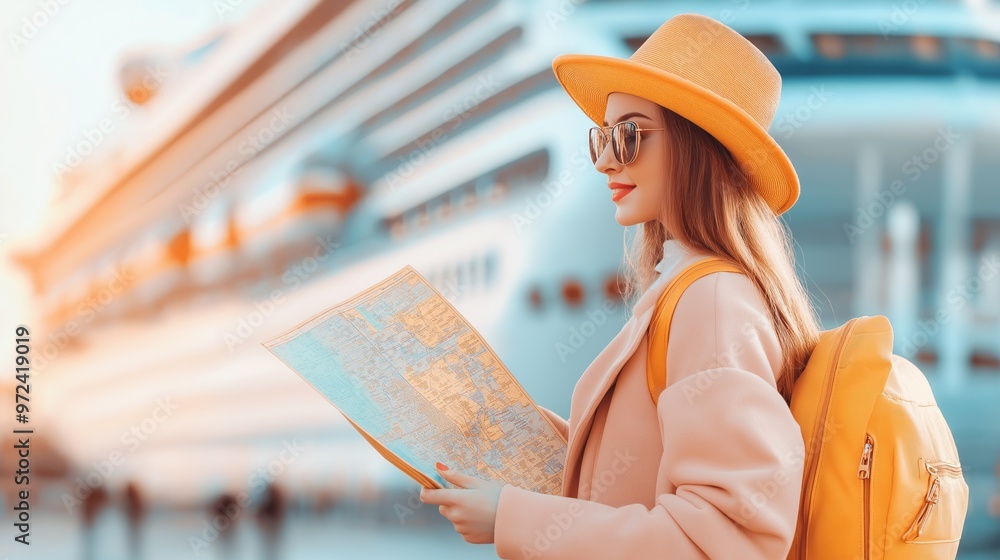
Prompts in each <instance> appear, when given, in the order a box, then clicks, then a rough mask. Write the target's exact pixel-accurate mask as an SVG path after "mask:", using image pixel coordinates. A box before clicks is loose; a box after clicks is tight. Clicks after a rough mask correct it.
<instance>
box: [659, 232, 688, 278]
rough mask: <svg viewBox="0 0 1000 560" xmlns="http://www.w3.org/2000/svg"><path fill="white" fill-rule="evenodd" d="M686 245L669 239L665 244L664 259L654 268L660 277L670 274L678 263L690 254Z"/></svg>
mask: <svg viewBox="0 0 1000 560" xmlns="http://www.w3.org/2000/svg"><path fill="white" fill-rule="evenodd" d="M688 252H689V251H688V248H687V246H686V245H684V244H683V243H681V242H680V241H679V240H677V239H667V240H666V241H664V242H663V258H662V259H660V262H658V263H656V266H655V267H653V268H654V269H655V270H656V271H657V272H659V273H660V275H661V276H662V275H664V274H669V273H670V271H672V270H673V269H674V267H675V266H677V263H679V262H680V260H681V259H682V258H683V257H684V255H685V254H686V253H688Z"/></svg>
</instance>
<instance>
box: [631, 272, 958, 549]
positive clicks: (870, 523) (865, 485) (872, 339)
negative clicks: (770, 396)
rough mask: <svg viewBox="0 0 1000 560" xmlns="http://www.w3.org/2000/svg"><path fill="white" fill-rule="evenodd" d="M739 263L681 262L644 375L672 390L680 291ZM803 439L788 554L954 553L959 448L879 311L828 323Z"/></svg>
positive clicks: (798, 403)
mask: <svg viewBox="0 0 1000 560" xmlns="http://www.w3.org/2000/svg"><path fill="white" fill-rule="evenodd" d="M720 271H726V272H739V273H742V271H741V270H740V269H739V268H738V267H737V266H735V265H734V264H732V263H730V262H728V261H725V260H723V259H719V258H715V257H711V258H706V259H702V260H700V261H698V262H695V263H693V264H691V265H690V266H688V267H687V268H685V269H684V270H682V271H681V272H680V273H679V274H677V276H676V277H675V278H674V279H673V280H672V281H671V282H670V284H668V286H667V288H666V290H665V291H664V292H663V294H662V295H661V296H660V298H659V301H657V306H656V309H655V310H654V312H653V317H652V319H651V321H650V326H649V330H648V331H647V336H648V339H647V341H648V343H649V344H648V354H647V363H646V376H647V381H648V384H649V393H650V396H651V397H652V399H653V402H654V403H656V402H658V400H659V395H660V393H661V392H662V391H663V389H664V387H666V371H665V369H666V363H667V334H668V333H669V332H670V319H671V316H672V315H673V312H674V308H675V307H676V306H677V301H678V300H679V299H680V296H681V293H683V291H684V289H686V288H687V287H688V286H689V285H691V283H692V282H694V281H695V280H697V279H698V278H701V277H702V276H704V275H706V274H710V273H712V272H720ZM790 409H791V412H792V416H794V417H795V420H796V421H797V422H798V424H799V427H800V428H801V429H802V439H803V441H804V442H805V457H804V464H803V471H804V474H803V480H802V494H801V497H800V501H799V520H798V525H797V526H796V529H795V539H794V541H793V542H792V547H791V550H790V551H789V553H788V559H787V560H818V559H827V558H829V559H835V560H841V559H845V560H852V559H861V560H869V559H872V558H880V559H883V558H885V559H907V560H918V559H926V558H934V559H940V558H950V559H953V558H955V556H956V555H957V553H958V543H959V539H960V538H961V536H962V527H963V525H964V523H965V515H966V511H967V509H968V504H969V487H968V485H967V484H966V482H965V478H964V477H963V475H962V467H961V465H960V463H959V457H958V449H957V448H956V447H955V440H954V438H953V437H952V434H951V430H950V429H949V428H948V424H947V423H946V422H945V419H944V416H943V415H942V414H941V410H940V409H938V407H937V403H936V402H935V400H934V395H933V394H932V392H931V388H930V385H928V383H927V379H926V378H925V377H924V374H923V373H921V371H920V370H919V369H917V367H916V366H914V365H913V364H912V363H911V362H909V361H908V360H906V359H905V358H903V357H900V356H897V355H895V354H893V353H892V327H891V326H890V324H889V320H888V319H886V318H885V317H884V316H882V315H876V316H871V317H869V316H863V317H856V318H854V319H851V320H850V321H848V322H847V323H845V324H843V325H841V326H840V327H837V328H834V329H830V330H827V331H822V333H821V336H820V340H819V343H818V344H817V345H816V347H815V349H814V350H813V352H812V354H811V355H810V357H809V361H808V362H807V363H806V367H805V369H804V370H803V372H802V374H801V376H800V377H799V378H798V379H797V380H796V382H795V385H794V387H793V389H792V398H791V404H790Z"/></svg>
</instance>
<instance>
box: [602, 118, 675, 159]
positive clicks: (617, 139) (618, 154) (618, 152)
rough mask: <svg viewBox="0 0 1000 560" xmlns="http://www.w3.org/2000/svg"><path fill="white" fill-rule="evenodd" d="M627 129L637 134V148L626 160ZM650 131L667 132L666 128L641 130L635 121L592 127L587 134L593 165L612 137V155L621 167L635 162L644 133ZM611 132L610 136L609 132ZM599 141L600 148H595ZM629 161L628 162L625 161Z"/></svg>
mask: <svg viewBox="0 0 1000 560" xmlns="http://www.w3.org/2000/svg"><path fill="white" fill-rule="evenodd" d="M626 127H630V128H632V129H634V130H633V132H634V133H635V148H634V149H633V150H632V155H631V157H628V158H626V157H625V156H626V155H627V154H626V153H625V150H626V149H627V143H626V142H625V130H626ZM648 130H666V129H665V128H639V125H638V124H636V122H635V121H622V122H620V123H616V124H614V125H613V126H594V127H591V128H590V130H589V131H588V133H587V144H588V146H589V147H590V159H591V161H592V162H593V163H595V164H596V163H597V160H598V159H599V158H600V157H601V154H603V153H604V148H606V147H607V146H608V141H609V137H610V141H611V153H612V155H614V156H615V161H617V162H618V163H619V164H621V165H628V164H630V163H632V162H633V161H634V160H635V156H636V155H638V154H639V140H640V139H641V138H642V134H641V133H642V132H645V131H648ZM607 131H610V134H609V133H608V132H607ZM598 139H599V143H600V145H599V146H595V145H594V143H595V141H598ZM625 160H627V161H625Z"/></svg>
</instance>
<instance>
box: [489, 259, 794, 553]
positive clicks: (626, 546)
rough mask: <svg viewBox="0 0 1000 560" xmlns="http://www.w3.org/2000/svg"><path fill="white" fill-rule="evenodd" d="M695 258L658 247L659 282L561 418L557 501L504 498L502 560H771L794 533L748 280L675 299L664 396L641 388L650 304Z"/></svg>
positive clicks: (782, 416) (784, 415)
mask: <svg viewBox="0 0 1000 560" xmlns="http://www.w3.org/2000/svg"><path fill="white" fill-rule="evenodd" d="M705 256H708V254H706V253H696V252H693V251H692V250H691V249H690V248H688V247H687V246H685V245H682V244H681V243H680V242H679V241H676V240H667V241H666V242H665V243H664V257H663V259H662V260H661V261H660V263H659V264H658V265H657V267H656V268H657V270H658V271H659V272H660V275H659V277H658V278H657V279H656V280H655V281H654V282H653V283H652V284H651V285H650V286H649V287H648V288H647V289H646V291H645V292H643V294H642V295H641V296H640V298H639V299H638V301H637V302H636V304H635V305H634V306H633V314H632V316H631V318H630V319H629V320H628V321H627V322H626V323H625V325H624V326H623V327H622V330H621V332H620V333H618V335H616V336H615V337H614V339H612V340H611V342H610V343H609V344H608V346H607V347H606V348H605V349H604V350H603V351H601V353H600V354H598V356H597V357H596V358H594V360H593V362H592V363H591V364H590V366H588V367H587V369H586V370H585V371H584V373H583V375H582V376H581V377H580V379H579V381H578V382H577V384H576V388H575V389H574V391H573V398H572V401H571V404H570V417H569V420H568V421H567V420H565V419H563V418H561V417H559V416H558V415H557V414H555V413H553V412H552V411H550V410H548V409H544V408H543V412H545V414H546V415H547V416H548V417H549V418H550V419H551V420H552V422H553V423H554V424H555V425H556V426H557V427H558V428H559V430H560V431H561V432H562V433H563V434H564V435H565V436H566V437H567V440H568V442H569V444H568V447H567V457H566V463H565V465H566V466H565V472H564V477H563V488H562V492H561V495H559V496H553V495H547V494H541V493H536V492H531V491H529V490H525V489H523V488H519V487H517V486H512V485H509V484H508V485H505V486H503V488H502V489H501V491H500V499H499V503H498V504H497V511H496V523H495V526H494V546H495V548H496V553H497V556H499V557H500V558H503V559H518V560H520V559H530V558H540V559H552V560H588V559H595V560H596V559H600V560H611V559H614V558H627V559H630V560H643V559H653V558H656V559H664V560H667V559H669V560H693V559H696V558H699V559H701V558H710V559H715V560H728V559H738V560H757V559H761V560H763V559H767V560H779V559H784V558H786V556H787V553H788V551H789V549H790V548H791V543H792V536H793V534H794V532H795V525H796V520H797V513H798V506H799V494H800V487H801V482H802V467H803V458H804V444H803V440H802V434H801V431H800V429H799V426H798V424H797V423H796V421H795V419H794V417H793V416H792V414H791V411H790V410H789V408H788V405H787V404H786V403H785V401H784V399H783V398H782V397H781V394H780V393H779V392H778V390H777V386H776V385H775V376H776V374H777V373H778V372H779V371H780V367H781V355H782V352H781V348H780V346H779V344H778V339H777V335H776V333H775V331H774V328H773V324H772V322H771V320H770V317H769V315H768V314H767V311H766V307H765V304H764V300H763V298H762V296H761V295H760V293H759V292H758V291H757V289H756V287H755V286H754V285H753V283H752V282H751V281H750V279H749V278H747V277H746V276H744V275H742V274H738V273H734V272H716V273H712V274H709V275H707V276H705V277H703V278H701V279H699V280H696V281H695V282H694V283H693V284H691V286H689V287H688V289H687V290H685V292H684V294H683V295H682V296H681V298H680V300H679V302H678V305H677V308H676V311H675V312H674V317H673V321H672V323H671V327H670V334H669V339H668V347H667V376H668V380H667V387H666V389H665V390H664V391H663V393H662V394H661V395H660V398H659V405H658V406H654V405H653V401H652V399H651V398H650V395H649V391H648V388H647V384H646V371H645V363H646V341H645V334H646V329H647V327H648V326H649V321H650V316H651V315H652V312H653V308H654V306H655V304H656V300H657V298H658V297H659V296H660V294H661V293H662V292H663V290H664V288H666V285H667V283H668V282H669V281H670V279H672V278H673V277H674V276H675V275H676V274H677V273H678V272H679V271H680V270H681V269H683V268H684V267H685V266H686V265H688V264H690V263H691V262H694V261H695V260H698V259H700V258H703V257H705Z"/></svg>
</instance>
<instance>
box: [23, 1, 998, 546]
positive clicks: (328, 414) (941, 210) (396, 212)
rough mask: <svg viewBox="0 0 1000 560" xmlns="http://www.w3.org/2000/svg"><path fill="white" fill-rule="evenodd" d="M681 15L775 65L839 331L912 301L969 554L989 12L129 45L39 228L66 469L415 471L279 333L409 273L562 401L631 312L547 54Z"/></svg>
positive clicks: (620, 15)
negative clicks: (114, 92)
mask: <svg viewBox="0 0 1000 560" xmlns="http://www.w3.org/2000/svg"><path fill="white" fill-rule="evenodd" d="M683 12H698V13H702V14H705V15H708V16H712V17H714V18H716V19H719V20H720V21H723V22H724V23H727V24H728V25H730V26H731V27H733V28H735V29H737V30H738V31H740V32H741V33H742V34H744V35H745V36H746V37H747V38H748V39H749V40H751V41H752V42H753V43H754V44H755V45H757V46H758V47H759V48H760V49H761V50H762V51H763V52H764V53H765V54H766V55H767V56H768V57H769V58H770V59H771V60H772V61H773V63H774V64H775V65H776V67H777V68H778V70H779V71H780V72H781V74H782V76H783V89H782V101H781V106H780V107H779V109H778V112H777V115H776V117H775V121H774V124H773V126H772V128H771V133H772V134H773V135H774V136H775V138H776V139H777V140H778V142H779V143H780V144H781V145H782V146H783V148H784V149H785V150H786V151H787V153H788V154H789V156H790V158H791V160H792V162H793V163H794V165H795V167H796V169H797V170H798V173H799V176H800V179H801V184H802V194H801V197H800V199H799V201H798V203H797V204H796V205H795V207H794V208H793V209H792V210H790V211H789V212H788V213H787V214H786V215H785V216H784V217H783V219H784V220H785V221H786V223H787V224H788V225H789V227H790V228H791V230H792V232H793V235H794V238H795V240H796V242H797V247H796V250H797V254H798V258H799V264H800V273H801V275H802V278H803V279H804V280H805V281H806V284H807V286H808V288H809V290H810V292H811V294H812V296H813V299H814V301H815V302H816V306H817V308H818V309H819V310H820V313H821V316H822V319H823V322H824V328H831V327H834V326H837V325H839V324H841V323H843V322H845V321H846V320H847V319H849V318H850V317H852V316H855V315H861V314H877V313H882V314H886V315H888V316H889V317H890V319H891V320H892V321H893V325H894V327H895V332H896V338H897V348H896V352H897V353H899V354H902V355H905V356H907V357H909V358H910V359H912V360H913V361H914V362H915V363H917V365H918V366H920V367H921V369H922V370H923V371H925V372H926V373H927V375H928V378H929V380H930V382H931V384H932V386H933V388H934V390H935V393H936V395H937V396H938V399H939V404H940V405H941V407H942V409H943V410H944V412H945V415H946V417H947V418H948V420H949V423H950V425H951V426H952V428H953V430H954V431H955V435H956V439H957V440H958V442H959V448H960V453H961V456H962V461H963V466H964V467H965V468H966V471H967V480H968V481H969V485H970V487H971V488H972V492H973V495H974V497H973V499H972V500H970V510H969V517H968V520H967V524H966V531H965V535H964V536H963V550H974V549H975V548H976V547H985V546H988V545H987V544H986V543H988V542H989V539H991V538H995V537H994V536H993V535H995V534H996V532H997V531H998V530H1000V529H998V526H1000V520H998V519H996V518H994V517H991V516H990V514H989V512H988V511H987V506H986V500H983V499H979V498H978V497H976V496H985V495H988V494H990V493H991V492H994V491H995V487H996V482H995V480H994V478H993V469H994V465H995V464H996V462H997V460H998V459H1000V412H998V410H997V409H998V407H997V406H996V403H997V402H1000V323H998V317H1000V285H998V280H997V275H996V273H997V272H998V271H997V269H996V267H995V264H996V262H997V257H998V255H1000V189H998V185H997V182H996V177H998V176H1000V159H998V158H997V157H996V154H997V153H998V150H1000V105H998V103H997V99H1000V80H998V78H1000V18H998V12H997V10H996V7H995V6H994V5H992V4H991V3H988V2H932V1H927V2H919V3H918V2H904V3H890V2H837V3H832V2H790V1H769V2H754V3H753V5H752V7H750V6H749V2H746V1H741V0H732V1H709V2H705V1H703V2H693V1H687V2H682V1H676V2H674V1H671V2H611V1H589V2H578V1H561V2H556V1H541V2H539V1H536V2H529V1H527V0H521V1H518V0H507V1H484V0H435V1H433V2H432V1H427V0H425V1H422V2H420V1H406V0H403V1H400V2H390V3H385V2H367V1H355V2H347V1H343V2H322V1H316V0H289V1H283V2H272V3H269V4H266V5H264V6H262V7H261V8H260V9H258V10H256V11H255V12H254V13H253V14H251V15H250V16H249V17H248V19H247V20H246V21H244V22H241V24H240V25H238V26H233V27H231V28H225V29H220V30H219V32H217V33H214V34H212V36H211V37H208V38H206V39H205V40H204V41H203V42H200V43H199V44H197V45H193V46H185V47H184V48H179V49H178V50H177V51H174V52H147V53H130V54H127V55H123V56H124V58H123V62H122V65H121V68H122V71H121V86H122V92H123V94H124V95H125V97H127V99H128V103H127V105H123V107H127V110H128V111H129V116H128V117H127V118H124V119H123V122H122V128H121V129H120V131H119V132H116V134H115V135H114V136H113V137H112V138H111V140H110V141H109V142H107V143H106V145H102V146H101V148H102V149H100V150H97V152H96V153H95V154H93V155H91V156H89V157H84V158H82V159H83V162H82V164H80V165H78V166H73V167H72V169H70V170H68V171H67V172H66V173H65V174H64V175H63V176H62V183H63V185H64V186H63V195H62V198H61V199H60V200H59V201H58V203H57V204H56V205H55V207H54V208H53V211H52V215H51V221H50V226H49V227H48V228H47V230H46V235H45V237H44V238H39V239H36V240H32V242H31V243H30V244H23V245H22V246H21V247H20V249H19V263H20V264H21V265H22V266H23V267H24V269H25V270H27V271H29V272H30V274H31V277H32V279H33V282H34V287H35V289H36V296H37V305H38V309H40V310H41V317H40V318H39V320H38V322H37V325H38V327H39V329H38V331H39V334H36V341H42V342H40V343H36V352H40V353H41V357H42V358H43V360H42V363H40V364H39V367H38V369H39V370H40V371H39V373H38V376H37V378H36V382H37V383H38V384H40V385H42V387H40V388H39V389H38V391H37V393H38V399H44V400H43V402H42V403H40V404H39V406H41V407H43V411H44V413H45V415H44V418H45V422H46V424H45V425H46V428H45V430H44V432H45V433H46V434H48V436H49V437H50V438H52V440H53V443H54V444H55V445H56V447H58V448H59V449H61V450H62V452H63V453H64V454H65V455H66V457H67V458H68V460H69V463H70V464H71V465H72V472H73V473H74V474H73V475H72V476H71V478H72V477H76V476H80V477H81V479H83V480H85V478H84V477H85V476H86V475H87V474H89V473H91V472H93V471H99V470H100V465H101V464H102V461H106V460H107V459H108V457H109V454H110V453H112V452H115V451H118V452H120V453H121V454H122V455H123V456H124V457H125V458H127V461H124V462H123V463H122V464H121V465H120V466H115V468H114V469H113V471H114V472H113V473H112V474H110V475H109V476H108V477H107V478H108V485H109V486H111V487H113V488H120V487H121V486H122V485H124V484H125V483H126V482H128V481H137V482H138V483H140V484H142V486H143V487H144V488H146V489H148V491H149V493H150V495H151V496H152V499H153V500H154V501H156V502H158V503H162V504H168V505H171V506H176V507H189V506H197V507H201V505H200V504H203V503H206V502H208V501H210V500H212V499H214V497H215V496H216V495H217V494H218V493H219V492H221V491H224V490H230V491H240V490H242V489H245V488H246V487H247V486H253V484H254V481H255V478H254V477H255V475H256V476H258V477H265V476H264V474H263V473H264V472H265V471H267V470H268V469H269V472H270V475H271V477H270V478H275V479H277V480H280V482H281V484H282V485H283V486H284V487H285V488H287V489H288V491H289V492H290V494H291V495H292V496H293V497H294V498H295V499H296V500H299V501H302V502H304V503H305V502H310V501H314V500H317V499H319V498H317V496H320V495H323V494H328V495H329V496H332V497H333V499H353V500H360V501H364V500H374V499H376V498H375V497H373V496H376V495H378V494H379V493H381V492H399V491H402V489H405V488H409V487H411V486H412V484H411V483H410V481H409V479H406V478H405V477H404V476H403V475H402V474H401V473H399V472H397V471H396V470H395V469H394V468H393V467H391V466H390V465H389V464H388V463H387V462H385V461H384V460H383V459H382V458H381V457H380V456H378V454H377V453H375V452H374V451H372V450H371V449H369V447H368V445H367V444H366V443H365V442H364V440H363V439H362V438H361V437H360V436H359V435H358V434H357V433H356V432H355V431H354V430H353V429H352V428H351V427H350V426H349V424H348V423H347V422H346V421H345V420H344V419H343V418H342V417H341V415H340V414H339V412H337V410H336V409H335V408H333V407H332V406H330V405H329V404H328V403H327V402H326V401H325V400H324V399H323V398H322V397H321V396H319V395H318V394H317V393H316V392H314V391H313V390H312V389H311V388H309V387H308V385H306V384H305V383H304V382H303V381H302V380H300V379H299V378H297V376H295V375H294V373H293V372H291V371H290V370H288V369H287V368H285V367H284V366H283V365H282V364H281V363H280V362H279V361H278V360H276V359H274V358H273V356H271V355H270V354H269V353H268V352H267V351H266V350H264V349H263V347H261V345H260V344H259V343H260V342H261V341H262V340H266V339H268V338H271V337H273V336H275V335H277V334H278V333H280V332H283V331H284V330H286V329H288V328H290V327H292V326H294V325H295V324H297V323H298V322H300V321H301V320H303V319H304V318H306V317H308V316H311V315H312V314H314V313H317V312H319V311H320V310H322V309H324V308H326V307H328V306H330V305H333V304H335V303H337V302H340V301H342V300H344V299H346V298H348V297H350V296H352V295H354V294H355V293H357V292H358V291H360V290H362V289H364V288H365V287H367V286H368V285H370V284H372V283H374V282H376V281H378V280H380V279H382V278H384V277H385V276H388V275H389V274H391V273H392V272H394V271H396V270H398V269H400V268H402V267H403V266H405V265H406V264H411V265H413V266H414V267H415V268H416V269H417V270H418V271H420V272H421V273H422V274H423V275H424V276H425V277H426V278H427V279H428V280H429V281H430V282H432V283H433V284H434V285H435V286H436V287H437V288H438V289H439V290H440V291H441V292H442V293H443V294H444V295H445V296H446V297H448V299H449V300H450V301H452V302H453V303H454V305H455V306H456V307H457V308H458V309H459V310H460V311H461V312H462V313H463V314H464V315H465V316H466V317H467V318H469V320H470V321H471V322H472V323H473V324H474V325H475V326H476V327H477V328H478V329H479V331H480V332H481V333H482V334H483V335H484V336H485V337H486V339H487V340H488V341H490V344H491V346H492V347H493V348H494V350H496V352H497V353H498V355H499V356H500V357H501V358H502V359H503V360H504V362H505V363H506V364H507V366H508V367H509V368H510V370H511V371H512V373H513V374H514V375H515V376H516V377H517V378H518V379H519V380H520V382H521V383H522V385H523V386H524V388H525V389H526V390H527V391H528V392H529V393H530V394H531V395H532V396H533V397H534V398H535V399H536V401H537V402H539V404H541V405H543V406H546V407H548V408H551V409H553V410H555V411H556V412H559V413H560V414H562V415H564V416H567V415H568V413H569V401H570V395H571V393H572V390H573V387H574V384H575V382H576V379H577V378H578V377H579V375H580V374H581V373H582V372H583V370H584V369H585V368H586V366H587V365H588V364H589V363H590V361H591V360H592V359H593V357H594V356H595V355H596V354H597V353H598V352H599V351H600V350H601V349H602V348H603V347H604V345H605V344H606V343H607V342H608V341H609V340H610V339H611V338H612V337H613V336H614V335H615V334H616V333H617V332H618V329H619V328H620V326H621V325H622V323H623V322H624V320H625V317H626V310H625V309H624V306H623V305H622V301H621V295H620V291H619V286H620V285H621V284H620V267H621V259H622V247H623V242H624V240H625V238H624V231H623V228H621V227H620V226H619V225H618V224H617V223H616V222H615V221H614V217H613V214H614V209H613V203H612V202H611V200H610V195H609V192H608V190H607V189H606V186H605V182H606V180H605V177H603V176H602V175H601V174H599V173H597V172H596V171H595V170H594V168H593V166H592V165H591V163H590V160H589V157H588V155H587V147H586V129H587V128H588V127H589V126H591V123H589V121H587V120H586V118H585V117H584V116H583V114H582V113H581V112H580V111H579V109H578V108H577V107H576V106H575V105H574V103H573V102H572V101H571V100H570V98H569V97H568V96H567V95H566V94H565V93H564V92H563V90H562V89H561V88H560V87H559V85H558V83H557V82H556V80H555V78H554V75H553V73H552V70H551V61H552V58H553V57H555V56H556V55H558V54H561V53H567V52H580V53H592V54H606V55H611V56H618V57H628V56H629V55H630V54H631V53H632V52H633V51H634V50H635V49H636V48H637V47H638V46H639V45H640V44H641V43H642V42H643V41H644V40H645V38H646V37H648V36H649V34H651V33H652V31H653V30H655V29H656V28H657V27H658V26H659V25H660V24H661V23H663V22H664V21H666V20H667V19H668V18H670V17H671V16H673V15H675V14H678V13H683ZM692 48H699V46H698V45H696V44H692ZM81 152H82V150H81ZM43 328H44V330H43ZM295 446H301V448H302V451H301V452H300V453H297V454H295V458H294V459H293V460H288V461H286V460H285V458H287V457H289V456H290V454H289V453H286V454H285V455H282V452H283V450H287V449H290V448H295ZM265 478H266V477H265ZM258 480H259V478H258ZM76 484H78V483H76ZM71 486H73V484H71Z"/></svg>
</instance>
